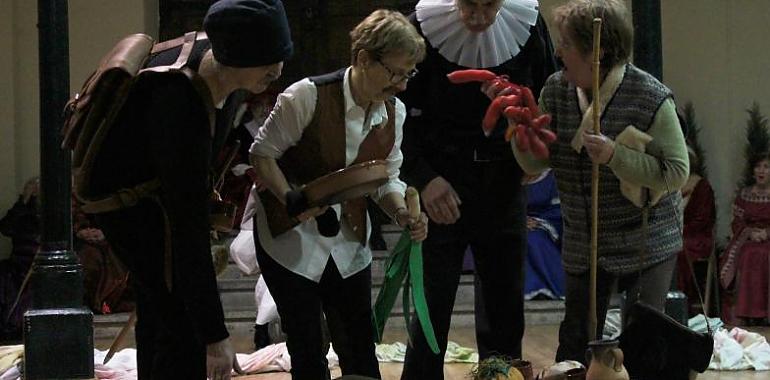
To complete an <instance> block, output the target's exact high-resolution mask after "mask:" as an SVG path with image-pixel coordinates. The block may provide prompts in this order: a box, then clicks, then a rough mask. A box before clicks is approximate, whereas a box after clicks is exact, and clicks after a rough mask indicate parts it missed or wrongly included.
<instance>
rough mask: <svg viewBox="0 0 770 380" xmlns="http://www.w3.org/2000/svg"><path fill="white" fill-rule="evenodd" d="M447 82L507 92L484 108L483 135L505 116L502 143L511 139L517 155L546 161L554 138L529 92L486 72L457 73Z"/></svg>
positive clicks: (461, 71)
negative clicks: (483, 85)
mask: <svg viewBox="0 0 770 380" xmlns="http://www.w3.org/2000/svg"><path fill="white" fill-rule="evenodd" d="M447 78H448V79H449V81H450V82H451V83H454V84H460V83H471V82H487V81H492V86H494V87H495V88H503V89H505V88H509V89H510V90H509V91H508V93H509V95H502V96H498V97H496V98H495V99H494V100H492V103H491V104H490V105H489V107H487V111H486V113H485V115H484V119H483V121H482V123H481V128H482V130H483V131H484V135H486V136H489V135H490V134H491V133H492V130H493V129H494V128H495V125H497V121H498V120H499V119H500V116H505V117H506V118H508V120H509V122H508V128H507V129H506V131H505V141H511V139H512V138H513V139H514V141H515V143H516V147H517V148H518V149H519V150H520V151H522V152H527V151H531V152H532V154H533V155H534V156H535V157H536V158H539V159H544V158H548V155H549V151H548V144H550V143H552V142H554V141H556V134H554V133H553V132H552V131H551V130H549V129H548V128H547V126H548V125H549V124H550V123H551V115H549V114H541V113H540V109H539V108H538V106H537V103H536V102H535V97H534V95H532V90H530V89H529V88H528V87H525V86H519V85H517V84H514V83H511V82H510V81H509V80H508V78H507V77H506V76H504V75H502V76H498V75H497V74H495V73H493V72H491V71H488V70H476V69H472V70H457V71H453V72H451V73H449V74H447Z"/></svg>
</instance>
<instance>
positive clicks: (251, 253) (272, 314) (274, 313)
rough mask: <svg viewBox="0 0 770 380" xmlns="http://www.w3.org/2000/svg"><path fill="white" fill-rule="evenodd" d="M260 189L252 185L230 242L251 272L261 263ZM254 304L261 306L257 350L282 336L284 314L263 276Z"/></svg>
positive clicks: (243, 266) (236, 257) (245, 270)
mask: <svg viewBox="0 0 770 380" xmlns="http://www.w3.org/2000/svg"><path fill="white" fill-rule="evenodd" d="M257 191H258V190H257V188H255V187H252V188H251V193H250V194H249V198H248V201H247V202H246V209H245V210H244V212H243V219H242V220H241V231H240V232H239V233H238V236H236V237H235V240H233V242H232V244H230V257H231V258H232V259H233V261H234V262H235V264H236V265H238V269H240V270H241V271H242V272H243V273H245V274H247V275H253V274H259V264H257V253H256V252H255V250H254V233H253V230H254V213H255V205H254V202H255V197H256V196H257V194H256V192H257ZM254 304H255V305H257V319H256V321H255V323H254V349H255V350H259V349H260V348H262V347H265V346H267V345H269V344H271V343H274V342H275V341H276V336H277V335H280V317H279V316H278V310H277V309H276V306H275V301H273V296H271V295H270V291H269V290H267V285H266V284H265V280H264V279H263V278H262V276H260V277H259V280H257V285H256V286H255V287H254ZM271 323H273V326H276V328H275V329H274V332H273V337H272V338H271V334H270V324H271Z"/></svg>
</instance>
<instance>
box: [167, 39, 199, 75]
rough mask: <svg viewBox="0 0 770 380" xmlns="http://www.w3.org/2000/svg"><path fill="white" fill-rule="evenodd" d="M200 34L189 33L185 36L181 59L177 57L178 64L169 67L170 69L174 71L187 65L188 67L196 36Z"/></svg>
mask: <svg viewBox="0 0 770 380" xmlns="http://www.w3.org/2000/svg"><path fill="white" fill-rule="evenodd" d="M197 34H198V32H187V33H185V35H184V37H183V38H184V44H182V50H181V51H180V52H179V57H177V59H176V62H174V64H172V65H171V66H169V69H173V70H179V69H181V68H182V67H184V66H185V65H187V60H188V59H190V54H192V50H193V46H195V41H196V38H195V36H196V35H197Z"/></svg>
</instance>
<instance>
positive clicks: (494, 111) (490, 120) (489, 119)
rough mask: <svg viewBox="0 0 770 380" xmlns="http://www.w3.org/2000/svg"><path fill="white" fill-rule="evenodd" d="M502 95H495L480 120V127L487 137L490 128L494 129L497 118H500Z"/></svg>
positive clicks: (490, 131)
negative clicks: (482, 118)
mask: <svg viewBox="0 0 770 380" xmlns="http://www.w3.org/2000/svg"><path fill="white" fill-rule="evenodd" d="M502 102H503V98H502V97H497V98H495V100H493V101H492V104H490V105H489V107H487V113H486V114H485V115H484V120H483V121H482V122H481V129H482V130H483V131H484V135H485V136H487V137H489V135H490V134H491V133H492V130H493V129H495V124H497V119H499V118H500V113H501V112H502Z"/></svg>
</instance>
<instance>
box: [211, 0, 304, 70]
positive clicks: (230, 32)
mask: <svg viewBox="0 0 770 380" xmlns="http://www.w3.org/2000/svg"><path fill="white" fill-rule="evenodd" d="M203 28H204V29H205V30H206V34H207V35H208V38H209V41H210V42H211V50H212V51H213V53H214V58H216V60H217V62H219V63H221V64H223V65H225V66H231V67H255V66H265V65H270V64H274V63H278V62H281V61H285V60H286V59H287V58H289V57H290V56H291V54H292V52H293V44H292V42H291V32H290V31H289V22H288V20H287V19H286V11H285V10H284V9H283V3H282V2H281V0H220V1H217V2H216V3H214V4H213V5H211V7H210V8H209V10H208V12H207V13H206V18H205V19H204V20H203Z"/></svg>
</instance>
